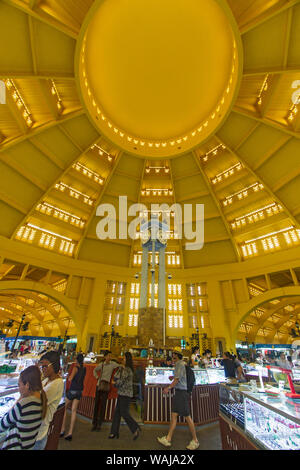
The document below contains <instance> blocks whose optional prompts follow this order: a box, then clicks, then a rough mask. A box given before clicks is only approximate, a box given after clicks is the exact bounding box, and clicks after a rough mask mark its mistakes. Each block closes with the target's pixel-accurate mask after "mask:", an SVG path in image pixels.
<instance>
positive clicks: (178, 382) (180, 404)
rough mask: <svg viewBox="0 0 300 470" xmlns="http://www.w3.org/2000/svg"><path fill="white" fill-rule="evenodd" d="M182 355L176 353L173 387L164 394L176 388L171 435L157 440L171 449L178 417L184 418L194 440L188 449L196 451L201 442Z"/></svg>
mask: <svg viewBox="0 0 300 470" xmlns="http://www.w3.org/2000/svg"><path fill="white" fill-rule="evenodd" d="M182 357H183V356H182V354H180V353H179V352H177V351H174V352H173V354H172V359H173V361H174V362H175V371H174V379H173V382H172V383H171V385H169V386H168V387H166V388H164V390H163V393H164V394H166V395H167V394H168V393H169V391H170V390H172V389H173V388H175V395H174V397H173V400H172V414H171V424H170V428H169V433H168V435H167V436H163V437H158V438H157V440H158V442H159V443H160V444H162V445H163V446H165V447H171V445H172V437H173V434H174V431H175V428H176V425H177V418H178V416H184V417H185V420H186V422H187V424H188V426H189V429H190V431H191V434H192V440H191V442H190V443H189V444H188V446H187V449H189V450H195V449H198V447H199V441H198V438H197V435H196V429H195V425H194V422H193V420H192V418H191V413H190V394H189V393H188V384H187V374H186V365H185V362H184V361H183V360H182Z"/></svg>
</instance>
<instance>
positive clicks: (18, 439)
mask: <svg viewBox="0 0 300 470" xmlns="http://www.w3.org/2000/svg"><path fill="white" fill-rule="evenodd" d="M19 392H20V398H19V399H18V400H17V402H16V403H15V405H14V406H13V407H12V408H11V410H10V411H8V413H6V415H5V416H3V418H2V419H1V421H0V432H5V433H6V436H5V440H4V443H3V446H2V450H31V449H32V448H33V447H34V444H35V442H36V439H37V436H38V432H39V429H40V426H41V423H42V419H44V418H45V416H46V412H47V397H46V394H45V392H44V391H43V386H42V381H41V372H40V370H39V368H38V367H36V366H30V367H28V368H27V369H25V370H23V372H21V374H20V377H19Z"/></svg>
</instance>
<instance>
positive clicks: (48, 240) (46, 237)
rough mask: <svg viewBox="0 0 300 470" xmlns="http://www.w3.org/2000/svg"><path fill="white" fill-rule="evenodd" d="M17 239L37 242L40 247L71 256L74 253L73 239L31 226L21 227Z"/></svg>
mask: <svg viewBox="0 0 300 470" xmlns="http://www.w3.org/2000/svg"><path fill="white" fill-rule="evenodd" d="M38 237H39V239H38ZM16 239H17V240H21V241H22V242H26V243H36V244H38V246H40V247H43V248H46V249H48V250H56V251H59V252H60V253H61V254H64V255H69V256H72V255H73V253H74V249H75V243H73V242H72V240H67V239H64V238H61V237H59V236H54V235H51V234H49V233H45V232H43V231H42V229H41V230H37V229H33V228H31V227H29V226H23V227H21V228H20V230H19V231H18V233H17V235H16Z"/></svg>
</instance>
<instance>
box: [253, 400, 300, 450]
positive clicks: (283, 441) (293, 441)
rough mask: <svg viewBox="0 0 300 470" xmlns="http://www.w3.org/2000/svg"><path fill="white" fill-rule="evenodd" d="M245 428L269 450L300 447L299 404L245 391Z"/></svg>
mask: <svg viewBox="0 0 300 470" xmlns="http://www.w3.org/2000/svg"><path fill="white" fill-rule="evenodd" d="M244 407H245V431H246V433H247V434H248V435H249V436H251V438H252V439H253V440H254V441H255V442H257V443H258V444H259V446H260V447H262V448H264V449H268V450H300V404H296V403H291V402H289V401H288V400H287V399H286V398H285V397H279V398H277V399H274V398H271V397H268V396H265V395H263V396H261V395H260V396H259V397H258V396H257V394H253V393H250V392H244Z"/></svg>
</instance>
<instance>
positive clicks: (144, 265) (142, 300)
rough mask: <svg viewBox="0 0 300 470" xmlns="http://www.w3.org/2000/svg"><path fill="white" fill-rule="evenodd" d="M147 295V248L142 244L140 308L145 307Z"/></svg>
mask: <svg viewBox="0 0 300 470" xmlns="http://www.w3.org/2000/svg"><path fill="white" fill-rule="evenodd" d="M147 297H148V248H147V247H146V246H143V254H142V275H141V292H140V308H147Z"/></svg>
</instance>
